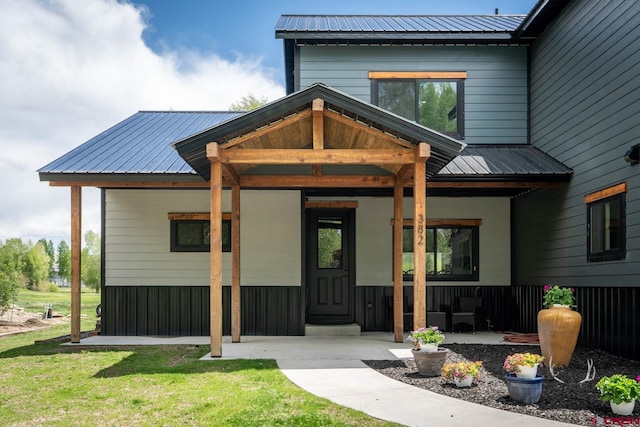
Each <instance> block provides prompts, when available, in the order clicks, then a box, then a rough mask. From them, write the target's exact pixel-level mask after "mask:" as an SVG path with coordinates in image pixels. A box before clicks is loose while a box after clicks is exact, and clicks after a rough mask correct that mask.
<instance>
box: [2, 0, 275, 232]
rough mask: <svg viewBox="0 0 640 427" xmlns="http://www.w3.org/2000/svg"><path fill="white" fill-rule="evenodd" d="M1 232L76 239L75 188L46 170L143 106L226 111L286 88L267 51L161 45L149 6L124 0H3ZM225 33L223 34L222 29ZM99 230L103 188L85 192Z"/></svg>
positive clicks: (88, 213) (86, 214)
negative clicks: (147, 33)
mask: <svg viewBox="0 0 640 427" xmlns="http://www.w3.org/2000/svg"><path fill="white" fill-rule="evenodd" d="M0 7H1V10H2V15H3V25H1V26H0V81H2V89H1V90H0V112H1V113H0V239H2V240H4V239H7V238H10V237H22V238H23V239H33V240H37V239H39V238H41V237H45V238H47V239H53V240H60V239H65V240H68V239H69V237H68V236H69V223H70V213H69V204H70V202H69V199H70V192H69V190H68V188H51V187H49V186H48V184H47V183H42V182H39V179H38V176H37V173H36V170H37V169H38V168H40V167H42V166H44V165H45V164H47V163H48V162H50V161H52V160H54V159H55V158H57V157H59V156H61V155H62V154H64V153H66V152H67V151H69V150H71V149H72V148H74V147H76V146H78V145H80V144H81V143H82V142H84V141H86V140H87V139H89V138H91V137H92V136H94V135H96V134H98V133H100V132H102V131H103V130H105V129H107V128H108V127H110V126H112V125H113V124H115V123H117V122H119V121H120V120H123V119H125V118H126V117H128V116H129V115H131V114H133V113H134V112H135V111H138V110H169V109H173V110H181V109H187V110H225V109H227V108H228V107H229V105H231V103H232V102H234V101H236V100H238V99H239V98H240V97H242V96H243V95H246V94H247V93H249V92H251V93H253V94H255V95H257V96H266V97H267V98H269V99H271V100H272V99H277V98H279V97H281V96H283V95H284V88H283V87H282V86H281V85H280V84H279V83H277V82H276V80H275V78H274V76H273V74H272V73H273V71H272V70H268V69H266V68H265V67H263V66H262V65H261V59H260V58H246V57H243V56H241V55H238V57H237V58H235V59H234V60H233V61H228V60H225V59H223V58H221V57H218V56H214V55H210V56H204V55H202V54H197V53H195V52H190V51H188V50H184V51H167V52H166V53H163V54H157V53H154V52H153V51H152V50H151V49H149V48H148V47H147V46H146V45H145V44H144V42H143V38H142V32H143V31H144V29H145V28H146V23H145V16H147V14H146V11H145V10H144V9H140V8H136V7H134V6H133V5H131V4H128V3H122V2H117V1H115V0H92V1H86V0H20V1H14V0H0ZM214 36H215V35H214ZM83 196H84V198H83V201H84V203H83V228H84V229H85V230H87V229H93V230H96V231H99V215H100V212H99V209H100V206H99V192H98V191H97V190H95V189H90V190H89V189H85V190H84V191H83Z"/></svg>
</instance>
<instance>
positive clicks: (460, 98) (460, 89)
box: [371, 78, 465, 140]
mask: <svg viewBox="0 0 640 427" xmlns="http://www.w3.org/2000/svg"><path fill="white" fill-rule="evenodd" d="M411 81H413V82H414V85H415V88H414V93H415V94H416V96H415V100H414V101H415V108H414V111H415V117H414V118H413V119H410V118H408V119H409V120H413V121H414V122H416V123H418V124H421V123H420V122H418V118H419V117H418V116H419V114H420V109H419V105H418V102H419V96H418V94H419V93H420V92H419V88H418V83H419V82H421V81H429V82H433V83H442V82H456V103H457V104H456V119H457V131H456V132H443V131H439V130H437V129H433V130H434V131H436V132H439V133H442V134H444V135H447V136H450V137H453V138H456V139H460V140H462V139H464V116H465V109H464V81H465V79H447V78H417V79H405V78H382V79H371V103H372V104H373V105H379V96H380V93H379V91H378V88H379V86H378V83H379V82H398V83H399V82H404V83H406V82H411ZM422 126H426V125H422ZM426 127H428V126H426Z"/></svg>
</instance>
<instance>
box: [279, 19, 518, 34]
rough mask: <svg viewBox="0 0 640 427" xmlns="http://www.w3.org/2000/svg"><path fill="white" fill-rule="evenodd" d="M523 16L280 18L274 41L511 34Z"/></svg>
mask: <svg viewBox="0 0 640 427" xmlns="http://www.w3.org/2000/svg"><path fill="white" fill-rule="evenodd" d="M526 16H527V15H441V16H440V15H397V16H389V15H282V16H281V17H280V19H279V20H278V23H277V24H276V28H275V30H276V37H280V38H295V37H297V36H299V37H308V36H313V35H314V34H317V35H321V34H322V35H326V34H327V33H341V34H342V35H343V36H344V37H347V38H348V36H349V34H354V33H372V35H373V34H377V35H383V36H384V37H393V35H394V34H397V33H424V34H427V33H434V32H435V33H512V32H515V31H516V30H517V29H518V27H519V26H520V24H521V23H522V21H523V20H524V19H525V18H526Z"/></svg>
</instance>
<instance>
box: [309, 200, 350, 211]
mask: <svg viewBox="0 0 640 427" xmlns="http://www.w3.org/2000/svg"><path fill="white" fill-rule="evenodd" d="M304 207H305V208H307V209H318V208H319V209H357V208H358V201H357V200H355V201H343V200H307V201H306V202H304Z"/></svg>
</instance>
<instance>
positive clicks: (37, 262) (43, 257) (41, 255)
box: [23, 242, 49, 290]
mask: <svg viewBox="0 0 640 427" xmlns="http://www.w3.org/2000/svg"><path fill="white" fill-rule="evenodd" d="M23 273H24V275H25V277H26V278H27V284H28V286H29V289H33V290H37V289H38V286H39V285H40V284H41V283H42V282H44V281H45V280H46V279H47V277H48V276H49V255H47V251H46V249H45V247H44V245H43V244H42V243H41V242H38V243H36V244H35V245H33V246H32V247H31V248H30V249H29V250H28V251H27V254H26V256H25V259H24V270H23Z"/></svg>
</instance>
